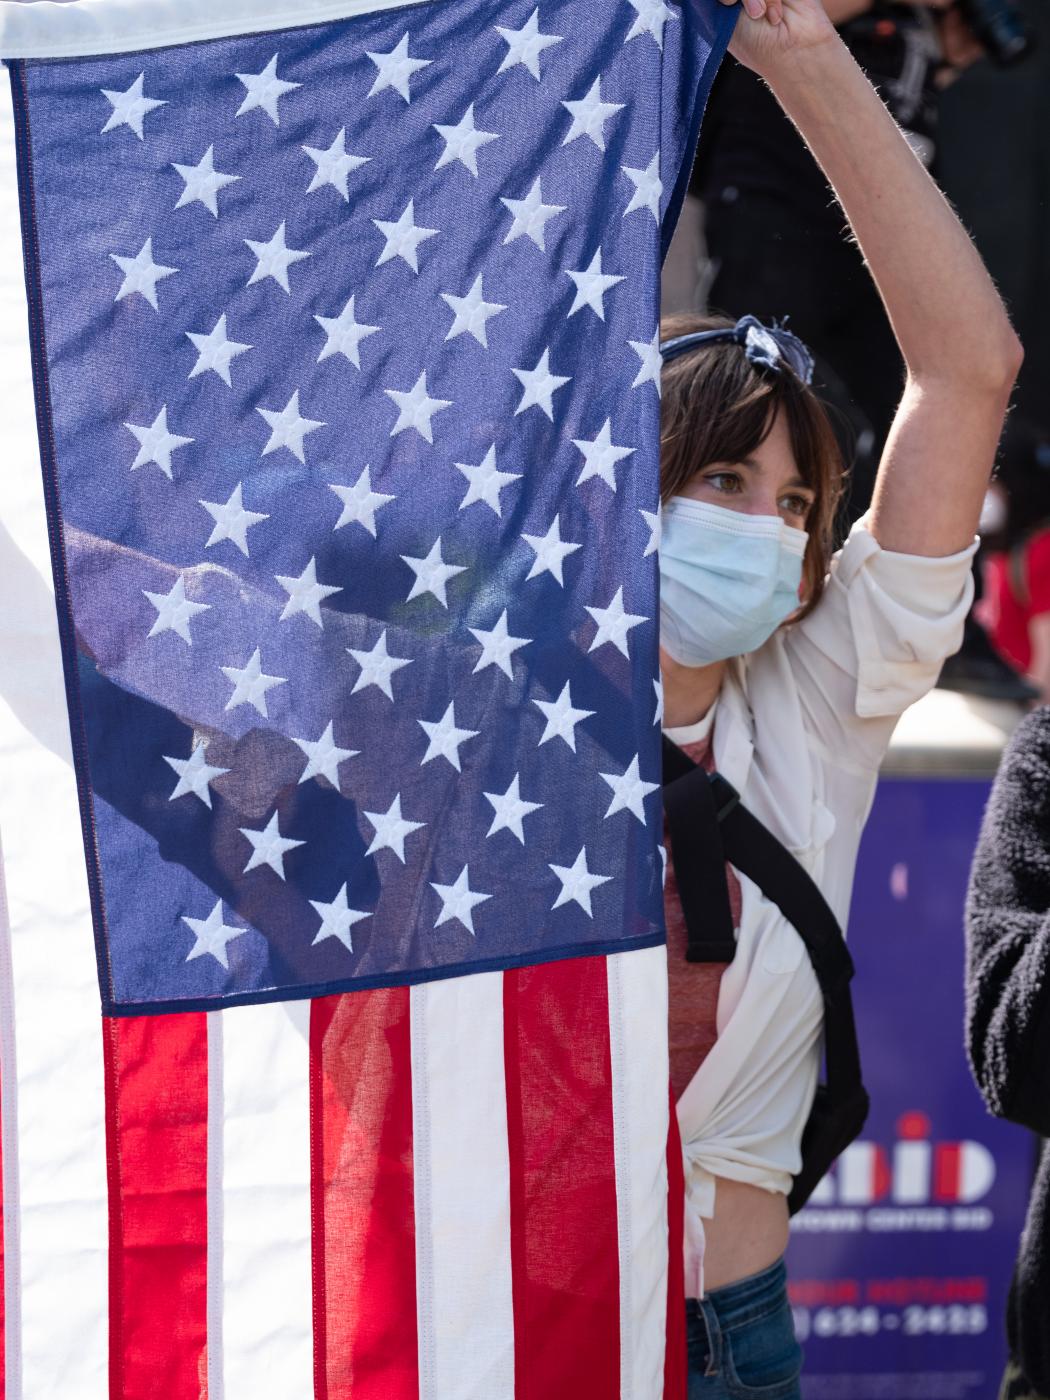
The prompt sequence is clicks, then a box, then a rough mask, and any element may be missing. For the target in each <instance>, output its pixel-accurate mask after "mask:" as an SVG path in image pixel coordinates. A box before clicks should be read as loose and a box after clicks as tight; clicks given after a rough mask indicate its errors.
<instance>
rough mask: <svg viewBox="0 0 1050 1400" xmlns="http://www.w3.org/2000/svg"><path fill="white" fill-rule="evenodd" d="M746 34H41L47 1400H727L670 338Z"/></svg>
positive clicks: (486, 25) (367, 14) (20, 504)
mask: <svg viewBox="0 0 1050 1400" xmlns="http://www.w3.org/2000/svg"><path fill="white" fill-rule="evenodd" d="M734 19H735V14H734V12H733V11H731V10H729V9H727V8H725V7H723V6H721V5H719V4H717V3H716V0H681V3H679V2H678V0H540V3H539V4H538V5H537V4H536V3H534V0H402V2H401V3H397V4H392V3H388V0H302V2H301V3H299V4H297V5H295V6H292V5H290V4H287V3H285V4H283V5H282V4H278V3H274V2H273V0H254V2H253V3H248V0H210V3H207V4H206V3H204V0H152V2H151V3H145V0H142V3H132V0H74V3H71V4H67V5H62V6H58V5H53V4H46V3H30V4H14V3H2V2H0V57H2V58H3V59H4V60H5V61H6V64H7V68H8V70H9V77H10V85H9V87H8V86H7V85H6V84H5V85H4V91H3V95H2V97H0V308H2V309H0V384H2V402H3V411H2V416H0V434H2V443H3V463H4V466H3V472H2V474H0V841H2V865H0V876H2V883H0V933H2V940H0V1128H2V1132H0V1147H2V1188H3V1221H4V1230H3V1255H2V1266H3V1291H2V1297H3V1306H4V1328H3V1342H4V1346H3V1369H4V1388H3V1389H4V1394H5V1395H6V1396H7V1397H9V1400H13V1397H23V1396H24V1397H26V1400H36V1397H44V1396H48V1395H63V1396H75V1397H77V1400H94V1397H98V1400H102V1398H103V1397H127V1398H128V1400H131V1398H132V1397H135V1400H137V1398H138V1397H146V1396H150V1397H154V1396H157V1395H161V1396H163V1397H165V1400H184V1398H185V1400H200V1397H204V1396H207V1397H209V1400H242V1397H243V1400H249V1397H251V1400H258V1397H264V1398H265V1397H274V1398H275V1400H292V1398H293V1397H301V1396H310V1395H313V1396H315V1397H318V1400H322V1398H323V1397H327V1398H328V1400H350V1398H351V1397H353V1400H415V1397H422V1400H529V1397H533V1398H534V1400H541V1397H542V1400H552V1398H553V1400H559V1397H565V1400H569V1397H582V1396H586V1397H587V1400H614V1398H615V1400H659V1398H660V1397H663V1396H664V1395H667V1396H671V1395H674V1396H676V1397H680V1396H681V1394H682V1393H683V1391H682V1384H683V1383H682V1378H681V1374H680V1371H681V1358H680V1356H679V1352H680V1349H681V1347H680V1343H681V1339H680V1336H679V1323H680V1320H681V1312H682V1309H681V1306H680V1280H679V1279H677V1271H678V1264H679V1261H678V1258H677V1254H678V1239H677V1232H676V1231H675V1230H674V1229H673V1228H672V1230H671V1231H670V1240H671V1247H670V1249H669V1229H668V1218H669V1215H668V1213H669V1188H668V1181H669V1177H670V1179H671V1181H672V1183H673V1182H674V1179H675V1177H676V1166H677V1163H676V1158H675V1146H674V1144H673V1143H672V1145H671V1146H670V1149H669V1148H668V1144H667V1139H668V1133H669V1122H668V1118H669V1115H668V1105H667V1093H666V1084H667V1062H666V1048H665V1045H666V1033H665V1023H666V966H665V959H664V949H663V937H664V935H663V921H662V897H661V888H662V862H661V849H660V842H661V809H660V796H659V788H658V786H657V785H658V783H659V768H660V750H659V705H660V697H659V692H658V687H657V684H656V680H657V676H658V664H657V625H656V617H657V600H656V583H657V570H656V558H657V555H656V550H657V545H658V521H659V493H658V423H659V373H660V361H659V354H658V348H657V346H658V330H657V321H658V306H659V272H660V264H661V256H662V252H663V250H664V249H665V247H666V244H667V242H668V240H669V237H670V233H671V230H672V228H673V225H674V221H675V219H676V217H677V212H678V208H679V207H680V204H681V200H682V197H683V194H684V189H685V185H686V181H687V178H688V166H689V161H690V155H691V151H692V148H693V146H694V144H695V140H696V136H697V131H698V126H699V120H700V114H701V111H702V107H703V103H704V99H705V97H706V94H707V91H708V88H709V86H710V82H711V80H712V77H713V74H714V69H715V67H716V66H717V63H718V60H719V58H720V57H721V54H722V52H723V51H724V48H725V45H726V43H727V42H728V37H729V34H730V32H731V29H732V25H733V22H734ZM100 1013H101V1014H100ZM668 1153H669V1156H668ZM668 1160H670V1163H671V1168H670V1171H669V1169H668ZM674 1195H675V1192H674V1190H673V1189H672V1190H671V1202H670V1210H671V1212H672V1218H673V1213H674V1211H675V1202H674ZM669 1329H670V1331H669ZM668 1335H670V1336H671V1338H672V1339H673V1344H672V1346H670V1347H669V1346H668V1345H667V1338H668Z"/></svg>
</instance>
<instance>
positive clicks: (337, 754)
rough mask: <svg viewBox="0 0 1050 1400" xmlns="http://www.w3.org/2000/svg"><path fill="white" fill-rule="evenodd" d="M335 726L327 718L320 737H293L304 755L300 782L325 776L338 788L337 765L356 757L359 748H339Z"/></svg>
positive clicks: (293, 741)
mask: <svg viewBox="0 0 1050 1400" xmlns="http://www.w3.org/2000/svg"><path fill="white" fill-rule="evenodd" d="M334 729H335V726H334V725H333V723H332V721H331V720H329V721H328V723H327V725H326V726H325V730H324V733H323V734H322V735H321V737H320V739H313V740H311V739H293V740H292V743H293V744H298V745H299V747H300V748H301V749H302V751H303V753H304V754H305V755H306V767H305V768H304V769H303V771H302V772H301V773H300V775H299V781H300V783H308V782H309V781H310V779H311V778H317V777H321V778H327V779H328V781H329V782H330V783H331V784H332V786H333V787H334V788H335V789H336V790H337V791H338V789H339V765H340V764H341V763H345V762H346V761H347V759H348V758H356V757H357V755H358V754H359V753H360V752H361V750H360V749H341V748H340V747H339V745H338V744H337V743H336V742H335V733H334Z"/></svg>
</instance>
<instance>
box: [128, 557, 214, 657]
mask: <svg viewBox="0 0 1050 1400" xmlns="http://www.w3.org/2000/svg"><path fill="white" fill-rule="evenodd" d="M142 591H143V593H144V594H145V595H146V597H147V598H148V599H149V600H150V602H151V603H152V604H153V606H154V607H155V608H156V609H157V616H156V619H155V621H154V623H153V626H152V627H151V628H150V629H149V632H148V633H147V636H150V637H157V636H159V635H160V634H161V633H162V632H177V633H178V635H179V636H180V637H181V638H182V640H183V641H184V642H188V643H189V644H190V646H192V645H193V638H192V637H191V636H190V621H191V619H192V618H194V617H196V616H197V614H198V613H202V612H207V611H208V610H209V608H210V607H211V604H210V603H192V602H190V600H189V599H188V598H187V597H186V581H185V577H184V575H182V574H180V575H179V576H178V578H177V579H176V580H175V582H174V583H173V584H172V586H171V588H170V590H169V591H168V592H167V593H151V592H150V591H149V589H148V588H144V589H143V590H142Z"/></svg>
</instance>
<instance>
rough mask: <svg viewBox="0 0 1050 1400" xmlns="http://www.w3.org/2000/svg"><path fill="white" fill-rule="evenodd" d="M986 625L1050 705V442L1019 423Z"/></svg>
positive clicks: (994, 513) (1007, 455) (998, 498)
mask: <svg viewBox="0 0 1050 1400" xmlns="http://www.w3.org/2000/svg"><path fill="white" fill-rule="evenodd" d="M989 505H990V506H991V519H989V520H987V522H986V525H985V529H984V531H983V532H982V533H983V534H984V535H985V539H986V544H987V553H986V558H985V565H984V575H985V597H984V599H983V600H982V603H981V607H980V613H979V615H980V617H981V620H982V621H983V622H984V624H985V626H986V627H987V629H988V631H989V633H990V635H991V637H992V639H993V641H994V642H995V645H996V646H997V647H998V649H999V651H1000V652H1001V653H1002V655H1003V656H1004V657H1005V658H1006V660H1007V661H1008V662H1010V664H1011V665H1013V666H1015V667H1017V669H1018V670H1019V671H1020V672H1022V674H1024V675H1026V676H1027V677H1028V678H1029V679H1030V680H1031V681H1032V683H1033V685H1034V686H1035V687H1036V688H1037V690H1038V694H1039V697H1040V698H1041V699H1042V700H1043V701H1044V702H1047V701H1050V434H1048V433H1046V432H1043V431H1042V430H1041V429H1040V428H1039V427H1038V426H1037V425H1036V424H1034V423H1033V422H1031V420H1029V419H1027V418H1023V417H1019V416H1013V417H1011V419H1010V421H1009V423H1008V425H1007V429H1006V433H1005V434H1004V436H1003V446H1002V454H1001V460H1000V466H999V471H998V473H997V476H996V480H995V481H994V482H993V484H992V494H991V501H990V502H989Z"/></svg>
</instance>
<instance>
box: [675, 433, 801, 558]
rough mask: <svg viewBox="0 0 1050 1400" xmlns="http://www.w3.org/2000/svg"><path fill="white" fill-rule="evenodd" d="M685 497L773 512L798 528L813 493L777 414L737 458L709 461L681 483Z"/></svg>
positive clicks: (755, 512) (754, 512) (752, 511)
mask: <svg viewBox="0 0 1050 1400" xmlns="http://www.w3.org/2000/svg"><path fill="white" fill-rule="evenodd" d="M681 494H682V495H683V496H688V497H689V499H690V500H694V501H705V502H707V503H708V504H709V505H716V506H725V507H727V509H729V510H739V511H741V512H743V513H744V514H745V515H779V516H780V518H781V520H783V521H784V523H785V524H786V525H791V526H793V527H794V528H795V529H796V530H804V529H805V528H806V522H807V520H808V517H809V514H810V511H811V510H812V509H813V503H814V501H815V499H816V493H815V492H814V490H813V488H812V487H811V486H807V485H806V483H805V482H804V481H803V480H802V477H801V476H800V475H799V470H798V463H797V462H796V461H795V455H794V453H793V452H792V450H791V438H790V435H789V433H788V427H787V423H786V421H785V419H784V416H783V414H778V415H777V417H776V419H775V420H774V423H773V427H772V429H771V431H770V432H769V434H768V436H767V437H766V440H765V441H764V442H763V443H762V444H761V445H760V446H759V447H757V448H756V449H755V451H754V452H753V453H752V454H751V456H750V457H748V458H746V459H745V460H744V461H742V462H712V463H711V464H710V465H709V466H706V467H704V468H703V469H702V470H701V471H698V472H697V474H696V475H695V476H694V477H692V478H691V479H690V480H689V481H688V482H687V483H686V485H685V486H683V487H682V490H681Z"/></svg>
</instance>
